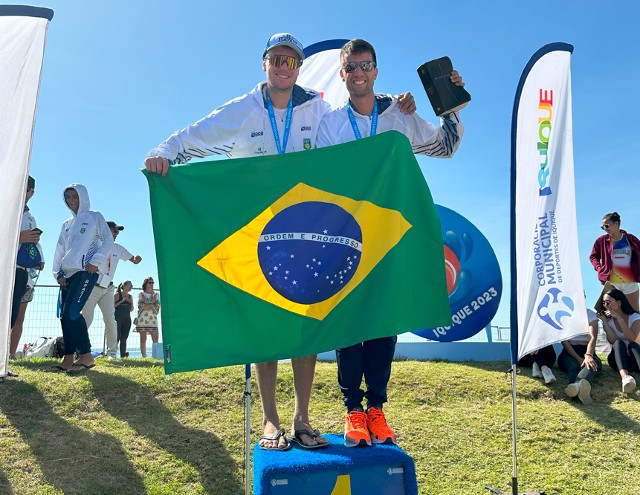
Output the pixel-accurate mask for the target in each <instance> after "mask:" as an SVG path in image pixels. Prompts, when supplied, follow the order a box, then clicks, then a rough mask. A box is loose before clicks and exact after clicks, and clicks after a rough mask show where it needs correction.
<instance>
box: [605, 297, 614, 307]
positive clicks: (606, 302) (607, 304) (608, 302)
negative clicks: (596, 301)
mask: <svg viewBox="0 0 640 495" xmlns="http://www.w3.org/2000/svg"><path fill="white" fill-rule="evenodd" d="M612 303H613V301H607V300H606V299H605V300H604V301H602V304H604V305H605V306H609V304H612Z"/></svg>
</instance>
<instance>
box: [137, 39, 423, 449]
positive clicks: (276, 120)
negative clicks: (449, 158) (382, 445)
mask: <svg viewBox="0 0 640 495" xmlns="http://www.w3.org/2000/svg"><path fill="white" fill-rule="evenodd" d="M262 59H263V61H262V69H263V70H264V71H265V73H266V76H267V80H266V82H261V83H259V84H258V85H257V86H256V87H255V88H254V89H253V90H252V91H250V92H249V93H247V94H245V95H243V96H240V97H238V98H235V99H233V100H231V101H228V102H227V103H225V104H224V105H222V106H221V107H218V108H217V109H215V110H214V111H213V112H211V113H210V114H209V115H207V116H206V117H204V118H203V119H201V120H200V121H198V122H196V123H195V124H192V125H190V126H188V127H186V128H185V129H182V130H180V131H177V132H175V133H174V134H172V135H171V136H170V137H169V138H168V139H167V140H166V141H164V142H163V143H161V144H160V145H158V146H157V147H156V148H154V149H153V150H151V151H150V152H149V154H148V155H147V157H146V159H145V162H144V164H145V167H146V168H147V170H149V171H150V172H154V173H159V174H162V175H166V174H167V172H168V170H169V165H173V164H180V163H186V162H188V161H189V160H191V159H192V158H194V157H195V158H202V157H205V156H209V155H227V156H228V157H229V158H246V157H252V156H261V155H275V154H276V153H277V154H280V153H291V152H296V151H304V150H308V149H312V148H315V147H316V135H317V132H318V126H319V124H320V121H321V120H322V117H323V116H324V115H325V114H326V113H328V112H329V111H330V110H331V107H330V105H329V104H328V103H327V102H325V101H323V100H322V98H320V95H319V94H318V93H317V92H316V91H313V90H309V89H305V88H302V87H300V86H298V85H296V80H297V79H298V73H299V70H300V66H301V65H302V63H303V61H304V51H303V47H302V44H301V43H300V42H299V41H298V40H297V39H296V38H295V37H294V36H292V35H291V34H288V33H278V34H274V35H273V36H271V37H270V38H269V39H268V40H267V44H266V46H265V49H264V51H263V53H262ZM403 101H405V108H406V111H408V112H411V111H414V110H415V105H414V101H413V97H412V96H410V95H408V97H407V96H405V97H404V98H403ZM315 364H316V356H315V355H313V356H307V357H302V358H294V359H292V367H293V375H294V393H295V412H294V415H293V422H292V426H291V432H290V433H291V434H290V436H289V435H286V432H285V430H284V429H283V428H281V426H280V419H279V416H278V411H277V407H276V376H277V370H278V363H277V361H273V362H267V363H257V364H256V375H257V381H258V388H259V390H260V398H261V401H262V411H263V427H264V431H263V435H262V437H261V438H260V447H261V448H262V449H267V450H287V449H288V448H289V447H290V441H294V442H296V443H297V444H298V445H300V446H301V447H302V448H306V449H315V448H321V447H326V446H327V445H328V443H327V440H326V439H325V438H324V437H322V436H321V435H320V433H319V432H318V430H315V429H314V428H313V427H312V426H311V424H310V420H309V400H310V397H311V386H312V384H313V375H314V372H315Z"/></svg>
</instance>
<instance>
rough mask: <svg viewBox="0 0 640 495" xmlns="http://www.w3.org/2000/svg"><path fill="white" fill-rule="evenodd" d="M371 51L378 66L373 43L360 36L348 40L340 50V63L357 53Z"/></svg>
mask: <svg viewBox="0 0 640 495" xmlns="http://www.w3.org/2000/svg"><path fill="white" fill-rule="evenodd" d="M366 52H371V57H372V58H373V61H374V62H375V64H376V66H377V65H378V60H377V59H376V50H375V48H373V45H372V44H371V43H369V42H368V41H365V40H363V39H360V38H356V39H355V40H351V41H348V42H347V43H345V44H344V46H343V47H342V49H341V50H340V64H341V65H342V63H343V62H344V60H345V59H346V58H347V57H348V56H349V55H351V54H352V53H353V54H354V55H357V54H358V53H366Z"/></svg>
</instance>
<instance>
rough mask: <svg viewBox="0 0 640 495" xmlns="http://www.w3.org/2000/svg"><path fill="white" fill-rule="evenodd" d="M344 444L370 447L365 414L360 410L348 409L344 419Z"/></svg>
mask: <svg viewBox="0 0 640 495" xmlns="http://www.w3.org/2000/svg"><path fill="white" fill-rule="evenodd" d="M344 444H345V445H346V446H347V447H358V446H362V447H364V446H365V445H368V446H369V447H371V435H369V429H368V428H367V415H366V414H365V413H364V412H362V411H350V412H348V413H347V415H346V417H345V420H344Z"/></svg>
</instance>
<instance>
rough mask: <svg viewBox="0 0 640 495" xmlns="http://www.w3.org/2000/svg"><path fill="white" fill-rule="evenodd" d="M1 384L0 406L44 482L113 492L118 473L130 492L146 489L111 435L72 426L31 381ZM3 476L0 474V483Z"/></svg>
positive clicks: (69, 490)
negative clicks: (29, 451) (18, 434)
mask: <svg viewBox="0 0 640 495" xmlns="http://www.w3.org/2000/svg"><path fill="white" fill-rule="evenodd" d="M1 390H2V391H0V409H2V412H3V413H4V414H5V415H6V416H7V418H8V419H9V421H10V422H11V424H12V425H13V426H14V427H15V428H16V429H17V430H18V431H19V433H20V435H21V437H22V438H23V440H24V441H25V442H26V443H27V444H28V445H29V448H30V449H31V452H32V454H33V455H34V456H35V458H36V462H37V463H38V465H39V466H40V470H41V471H42V474H43V477H44V478H45V480H47V482H48V483H50V484H51V485H53V486H54V487H56V488H57V489H58V490H60V491H62V492H63V493H65V495H74V494H87V493H95V494H102V493H113V490H114V486H117V485H114V480H115V479H117V483H118V484H120V483H121V484H122V486H127V487H128V488H129V489H130V491H129V493H145V488H144V484H143V482H142V480H141V479H140V477H139V476H138V474H137V472H136V470H135V468H134V466H133V465H132V464H131V463H130V461H129V459H128V458H127V455H126V453H125V452H124V451H123V449H122V446H121V445H120V444H119V443H118V442H117V441H116V440H115V439H114V438H113V437H112V436H109V435H102V434H95V435H93V434H90V433H88V432H87V431H85V430H83V429H82V428H79V427H77V426H73V425H72V424H71V423H69V422H68V421H67V420H66V419H64V418H62V417H60V416H59V415H58V414H56V413H55V412H54V411H53V409H52V408H51V406H50V405H49V403H48V402H47V400H46V399H45V397H44V396H43V395H42V393H41V392H40V391H39V390H38V388H37V387H35V386H34V385H31V384H29V383H25V382H22V381H17V380H12V381H8V382H6V383H5V384H4V385H3V387H2V389H1ZM5 479H6V478H3V477H2V478H0V487H2V483H4V480H5ZM7 483H8V481H7ZM2 493H5V492H4V491H2Z"/></svg>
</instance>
